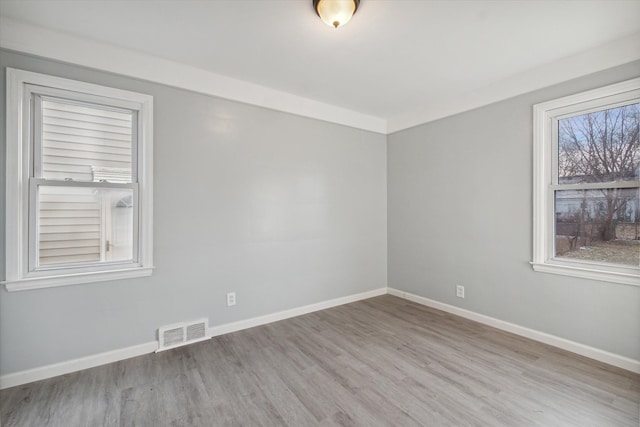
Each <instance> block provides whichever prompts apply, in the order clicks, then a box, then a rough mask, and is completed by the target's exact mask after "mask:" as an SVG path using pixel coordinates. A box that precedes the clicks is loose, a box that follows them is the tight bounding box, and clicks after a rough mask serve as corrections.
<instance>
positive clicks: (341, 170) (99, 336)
mask: <svg viewBox="0 0 640 427" xmlns="http://www.w3.org/2000/svg"><path fill="white" fill-rule="evenodd" d="M0 64H1V68H2V82H3V83H2V84H1V85H0V94H1V95H2V96H1V97H0V98H1V99H2V100H3V101H2V114H1V117H2V118H1V119H0V120H2V121H1V122H0V123H1V126H0V135H2V141H3V145H2V150H0V151H1V153H2V154H0V156H2V158H1V159H0V177H2V178H0V179H2V182H1V183H0V191H1V192H2V193H1V194H2V197H1V198H0V200H2V206H1V208H2V209H0V211H1V212H2V213H1V214H0V215H2V218H1V220H2V224H3V225H2V227H1V230H2V231H0V236H1V237H2V248H3V249H2V250H4V203H5V198H4V188H5V181H4V179H5V178H4V177H5V158H4V156H5V144H6V141H5V139H4V135H5V122H4V121H5V114H4V99H5V96H4V90H5V84H4V81H5V79H6V67H14V68H20V69H24V70H29V71H35V72H41V73H46V74H52V75H56V76H61V77H66V78H72V79H78V80H82V81H87V82H91V83H97V84H102V85H107V86H112V87H117V88H122V89H127V90H133V91H138V92H143V93H148V94H151V95H153V96H154V108H155V121H154V123H155V124H154V133H155V143H154V149H155V159H154V161H155V181H154V185H155V191H154V196H155V203H154V217H155V244H154V250H155V265H156V270H155V272H154V274H153V276H152V277H149V278H142V279H133V280H122V281H111V282H103V283H93V284H87V285H77V286H65V287H57V288H49V289H41V290H33V291H23V292H14V293H8V292H6V291H5V290H4V289H2V290H1V291H0V374H8V373H12V372H17V371H21V370H25V369H29V368H34V367H39V366H43V365H47V364H51V363H56V362H62V361H67V360H70V359H73V358H78V357H83V356H87V355H93V354H96V353H100V352H105V351H109V350H114V349H119V348H124V347H127V346H132V345H136V344H141V343H146V342H149V341H152V340H155V339H156V330H157V328H158V327H159V326H161V325H165V324H170V323H174V322H178V321H183V320H190V319H195V318H199V317H202V316H207V317H209V321H210V324H211V325H212V326H215V325H220V324H224V323H227V322H232V321H236V320H241V319H246V318H250V317H254V316H259V315H264V314H269V313H273V312H277V311H280V310H285V309H289V308H294V307H298V306H302V305H305V304H311V303H314V302H320V301H324V300H328V299H332V298H337V297H341V296H346V295H351V294H354V293H358V292H363V291H367V290H372V289H376V288H380V287H384V286H386V278H387V271H386V250H387V241H386V212H387V209H386V202H387V201H386V194H387V191H386V137H385V136H384V135H379V134H374V133H371V132H365V131H361V130H356V129H352V128H348V127H344V126H339V125H334V124H330V123H325V122H321V121H318V120H312V119H306V118H302V117H298V116H294V115H289V114H284V113H280V112H276V111H272V110H268V109H263V108H257V107H253V106H249V105H244V104H239V103H236V102H230V101H226V100H222V99H217V98H214V97H209V96H204V95H200V94H196V93H191V92H188V91H184V90H179V89H175V88H171V87H166V86H162V85H157V84H152V83H149V82H144V81H140V80H135V79H131V78H125V77H122V76H116V75H112V74H108V73H103V72H98V71H94V70H88V69H85V68H81V67H75V66H70V65H66V64H61V63H57V62H53V61H47V60H42V59H37V58H33V57H29V56H25V55H21V54H17V53H12V52H6V51H0ZM1 258H4V257H1ZM1 273H2V276H3V277H4V271H2V272H1ZM229 291H236V292H237V299H238V304H237V305H236V306H235V307H232V308H227V307H226V306H225V294H226V292H229Z"/></svg>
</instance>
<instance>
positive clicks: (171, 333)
mask: <svg viewBox="0 0 640 427" xmlns="http://www.w3.org/2000/svg"><path fill="white" fill-rule="evenodd" d="M208 324H209V320H208V319H200V320H196V321H193V322H183V323H176V324H173V325H167V326H162V327H160V328H159V329H158V340H159V341H160V345H159V347H158V350H156V352H157V351H163V350H168V349H170V348H175V347H180V346H183V345H186V344H191V343H194V342H198V341H203V340H206V339H208V338H209V337H208V336H207V325H208Z"/></svg>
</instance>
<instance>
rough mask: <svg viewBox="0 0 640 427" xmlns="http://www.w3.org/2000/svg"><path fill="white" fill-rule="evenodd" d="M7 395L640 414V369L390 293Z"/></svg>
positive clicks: (195, 407) (132, 419)
mask: <svg viewBox="0 0 640 427" xmlns="http://www.w3.org/2000/svg"><path fill="white" fill-rule="evenodd" d="M0 399H1V402H0V416H1V421H2V426H5V427H9V426H38V427H39V426H64V427H71V426H218V425H220V426H226V425H229V426H254V425H256V426H257V425H263V426H280V425H288V426H338V425H342V426H352V425H357V426H379V425H380V426H580V427H584V426H598V427H606V426H632V427H638V425H639V424H640V375H636V374H632V373H630V372H628V371H624V370H621V369H617V368H613V367H610V366H608V365H605V364H602V363H599V362H595V361H593V360H590V359H587V358H584V357H581V356H577V355H574V354H571V353H568V352H565V351H563V350H559V349H556V348H553V347H550V346H547V345H544V344H540V343H537V342H535V341H531V340H528V339H526V338H522V337H518V336H515V335H511V334H508V333H505V332H502V331H499V330H497V329H493V328H490V327H488V326H484V325H481V324H478V323H475V322H472V321H469V320H466V319H463V318H460V317H457V316H453V315H450V314H447V313H444V312H441V311H438V310H434V309H431V308H427V307H424V306H420V305H417V304H414V303H412V302H408V301H405V300H402V299H399V298H396V297H393V296H389V295H385V296H381V297H376V298H372V299H369V300H365V301H360V302H356V303H353V304H348V305H344V306H340V307H336V308H332V309H328V310H324V311H320V312H316V313H312V314H308V315H305V316H300V317H297V318H293V319H288V320H284V321H281V322H277V323H272V324H270V325H266V326H261V327H257V328H253V329H249V330H245V331H241V332H236V333H232V334H228V335H225V336H221V337H217V338H214V339H211V340H208V341H205V342H202V343H198V344H193V345H190V346H187V347H182V348H179V349H175V350H170V351H166V352H162V353H158V354H149V355H145V356H140V357H136V358H133V359H129V360H125V361H122V362H117V363H112V364H110V365H105V366H101V367H97V368H93V369H88V370H85V371H82V372H77V373H73V374H68V375H64V376H61V377H57V378H52V379H48V380H44V381H39V382H36V383H32V384H27V385H24V386H19V387H14V388H11V389H6V390H3V391H1V392H0Z"/></svg>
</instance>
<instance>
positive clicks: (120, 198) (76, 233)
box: [38, 186, 133, 266]
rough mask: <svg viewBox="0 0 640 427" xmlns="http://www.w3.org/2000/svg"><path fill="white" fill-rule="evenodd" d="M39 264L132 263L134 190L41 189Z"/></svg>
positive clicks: (39, 194)
mask: <svg viewBox="0 0 640 427" xmlns="http://www.w3.org/2000/svg"><path fill="white" fill-rule="evenodd" d="M38 200H39V205H38V206H39V211H38V242H39V253H38V257H39V259H38V263H39V265H40V266H50V265H56V264H68V263H87V262H101V261H126V260H131V259H132V258H133V256H132V254H133V191H132V190H130V189H125V190H113V189H102V188H100V189H98V188H74V187H61V186H58V187H56V186H40V187H39V193H38Z"/></svg>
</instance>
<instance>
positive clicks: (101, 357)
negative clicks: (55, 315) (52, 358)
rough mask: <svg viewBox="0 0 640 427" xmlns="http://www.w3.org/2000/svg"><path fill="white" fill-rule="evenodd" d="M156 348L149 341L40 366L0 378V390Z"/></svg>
mask: <svg viewBox="0 0 640 427" xmlns="http://www.w3.org/2000/svg"><path fill="white" fill-rule="evenodd" d="M157 348H158V342H157V341H151V342H147V343H144V344H138V345H134V346H131V347H126V348H121V349H118V350H112V351H107V352H105V353H99V354H94V355H91V356H86V357H80V358H78V359H73V360H68V361H66V362H60V363H54V364H53V365H47V366H41V367H39V368H33V369H28V370H26V371H20V372H15V373H13V374H7V375H3V376H2V377H0V389H4V388H9V387H14V386H17V385H22V384H26V383H30V382H33V381H40V380H44V379H47V378H51V377H56V376H58V375H64V374H69V373H71V372H76V371H81V370H83V369H88V368H94V367H96V366H100V365H106V364H107V363H112V362H117V361H119V360H124V359H129V358H131V357H136V356H142V355H143V354H147V353H153V352H154V351H155V350H156V349H157Z"/></svg>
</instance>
